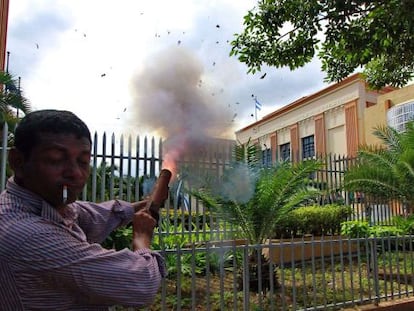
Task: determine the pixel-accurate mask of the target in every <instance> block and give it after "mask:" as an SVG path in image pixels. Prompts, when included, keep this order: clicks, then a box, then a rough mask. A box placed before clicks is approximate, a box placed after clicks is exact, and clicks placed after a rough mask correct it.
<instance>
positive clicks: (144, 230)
mask: <svg viewBox="0 0 414 311" xmlns="http://www.w3.org/2000/svg"><path fill="white" fill-rule="evenodd" d="M132 224H133V230H134V236H133V240H132V248H133V250H138V249H141V248H150V247H151V240H152V236H153V233H154V228H155V225H156V224H157V221H156V220H155V219H154V218H153V217H152V216H151V215H150V214H149V213H148V211H146V210H140V211H139V212H136V213H135V214H134V218H133V220H132Z"/></svg>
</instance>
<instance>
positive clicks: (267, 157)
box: [262, 148, 272, 167]
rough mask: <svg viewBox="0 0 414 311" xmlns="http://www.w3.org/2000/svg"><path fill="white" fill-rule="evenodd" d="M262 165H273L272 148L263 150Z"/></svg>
mask: <svg viewBox="0 0 414 311" xmlns="http://www.w3.org/2000/svg"><path fill="white" fill-rule="evenodd" d="M262 164H263V166H264V167H266V166H267V167H269V166H271V165H272V153H271V151H270V148H268V149H264V150H262Z"/></svg>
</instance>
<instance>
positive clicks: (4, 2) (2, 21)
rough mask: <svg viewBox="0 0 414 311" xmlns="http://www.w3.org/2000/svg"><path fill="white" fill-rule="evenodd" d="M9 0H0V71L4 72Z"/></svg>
mask: <svg viewBox="0 0 414 311" xmlns="http://www.w3.org/2000/svg"><path fill="white" fill-rule="evenodd" d="M8 17H9V0H0V71H4V70H5V62H6V42H7V24H8Z"/></svg>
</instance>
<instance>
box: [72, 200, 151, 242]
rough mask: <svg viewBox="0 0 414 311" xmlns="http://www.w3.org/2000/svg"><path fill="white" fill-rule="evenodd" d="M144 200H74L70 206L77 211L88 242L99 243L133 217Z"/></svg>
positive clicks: (79, 222) (140, 208)
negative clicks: (130, 201) (100, 201)
mask: <svg viewBox="0 0 414 311" xmlns="http://www.w3.org/2000/svg"><path fill="white" fill-rule="evenodd" d="M145 205H146V201H139V202H135V203H129V202H126V201H122V200H111V201H106V202H102V203H92V202H84V201H76V202H75V203H72V206H73V207H74V208H76V210H77V213H78V220H77V222H78V224H79V226H80V227H81V228H82V230H83V232H84V233H85V235H86V236H87V239H88V241H89V242H94V243H101V242H102V241H104V240H105V239H106V238H107V237H108V235H109V234H110V233H111V232H112V231H113V230H115V229H116V228H118V227H120V226H125V225H127V224H128V223H130V222H131V221H132V219H133V216H134V213H135V212H137V211H139V210H142V209H143V208H144V207H145Z"/></svg>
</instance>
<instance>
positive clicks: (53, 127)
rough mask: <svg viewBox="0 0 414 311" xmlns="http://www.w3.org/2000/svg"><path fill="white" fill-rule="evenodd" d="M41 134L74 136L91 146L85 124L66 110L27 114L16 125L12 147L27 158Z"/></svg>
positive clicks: (48, 110)
mask: <svg viewBox="0 0 414 311" xmlns="http://www.w3.org/2000/svg"><path fill="white" fill-rule="evenodd" d="M41 133H54V134H74V135H76V137H77V138H83V137H85V138H87V139H88V140H89V142H90V143H91V144H92V140H91V133H90V131H89V129H88V127H87V126H86V124H85V123H84V122H83V121H82V120H81V119H79V117H77V116H76V115H75V114H74V113H72V112H70V111H66V110H54V109H45V110H36V111H33V112H30V113H28V114H27V115H26V116H24V118H23V119H22V120H21V121H20V122H19V124H18V125H17V128H16V131H15V133H14V146H15V147H16V148H17V149H18V150H19V151H21V152H22V153H23V154H24V156H29V155H30V152H31V151H32V149H33V147H34V146H36V145H37V144H38V143H39V139H40V137H41V135H40V134H41Z"/></svg>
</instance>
